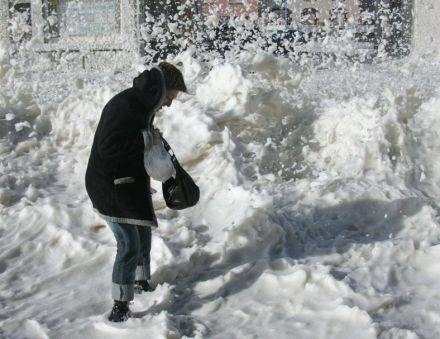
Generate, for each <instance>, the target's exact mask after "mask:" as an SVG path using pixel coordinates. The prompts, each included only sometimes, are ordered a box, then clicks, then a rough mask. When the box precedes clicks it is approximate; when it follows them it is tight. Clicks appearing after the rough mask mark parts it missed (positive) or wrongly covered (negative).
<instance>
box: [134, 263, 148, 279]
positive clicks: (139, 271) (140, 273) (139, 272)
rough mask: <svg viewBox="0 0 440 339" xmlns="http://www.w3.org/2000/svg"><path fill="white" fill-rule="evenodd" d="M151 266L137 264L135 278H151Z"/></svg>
mask: <svg viewBox="0 0 440 339" xmlns="http://www.w3.org/2000/svg"><path fill="white" fill-rule="evenodd" d="M149 279H150V268H149V267H147V266H144V265H137V266H136V271H135V279H134V280H149Z"/></svg>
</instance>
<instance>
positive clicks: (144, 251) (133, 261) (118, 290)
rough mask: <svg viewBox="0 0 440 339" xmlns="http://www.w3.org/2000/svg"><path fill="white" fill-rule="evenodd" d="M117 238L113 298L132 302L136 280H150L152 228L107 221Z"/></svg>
mask: <svg viewBox="0 0 440 339" xmlns="http://www.w3.org/2000/svg"><path fill="white" fill-rule="evenodd" d="M107 224H108V225H109V227H110V229H111V230H112V231H113V234H114V235H115V238H116V246H117V251H116V258H115V263H114V265H113V273H112V297H113V299H114V300H122V301H130V300H133V298H134V282H135V280H148V279H150V250H151V228H150V227H149V226H138V225H130V224H121V223H116V222H111V221H107Z"/></svg>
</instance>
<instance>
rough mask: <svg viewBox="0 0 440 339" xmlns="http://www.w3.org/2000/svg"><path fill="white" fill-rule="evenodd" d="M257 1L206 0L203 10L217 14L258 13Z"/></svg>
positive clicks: (206, 12)
mask: <svg viewBox="0 0 440 339" xmlns="http://www.w3.org/2000/svg"><path fill="white" fill-rule="evenodd" d="M258 3H259V1H258V0H242V1H241V0H208V1H206V2H205V4H204V12H205V14H208V15H209V14H213V13H215V14H216V15H219V16H230V15H232V16H235V15H241V14H244V15H246V14H248V15H249V14H258Z"/></svg>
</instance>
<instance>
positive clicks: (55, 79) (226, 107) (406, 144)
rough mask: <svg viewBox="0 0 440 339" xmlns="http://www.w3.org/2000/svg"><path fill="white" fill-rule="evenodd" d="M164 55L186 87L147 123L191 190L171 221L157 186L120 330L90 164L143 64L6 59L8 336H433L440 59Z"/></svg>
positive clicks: (3, 263) (2, 113)
mask: <svg viewBox="0 0 440 339" xmlns="http://www.w3.org/2000/svg"><path fill="white" fill-rule="evenodd" d="M0 54H1V53H0ZM174 62H181V63H182V70H183V73H184V75H185V78H186V79H187V82H188V85H189V92H190V93H191V94H182V95H180V96H179V97H178V98H177V99H176V100H175V102H174V103H173V105H172V106H171V107H169V108H166V109H164V110H162V111H160V112H159V113H158V114H157V121H156V123H157V126H158V127H159V128H160V129H161V130H162V132H163V134H164V136H165V137H166V138H167V140H168V141H169V142H170V144H171V145H172V146H173V149H174V151H175V153H176V155H177V157H178V158H179V159H180V161H181V163H182V164H183V166H185V167H186V168H187V169H188V171H189V172H190V173H191V175H192V176H193V177H194V178H195V179H196V181H197V183H198V184H199V185H200V188H201V192H202V195H201V199H200V202H199V204H198V205H197V206H196V207H194V208H192V209H189V210H185V211H181V212H175V211H171V210H169V209H167V208H165V204H164V202H163V199H162V196H161V194H160V183H158V182H154V183H153V187H154V188H156V189H157V190H158V191H159V193H157V194H155V195H154V203H155V206H156V211H157V216H158V219H159V225H160V226H159V228H158V229H157V230H155V232H154V238H153V249H152V268H153V280H154V282H155V283H156V284H158V285H157V289H156V291H154V292H152V293H149V294H144V295H141V296H136V299H135V302H134V304H133V305H132V309H133V310H134V311H135V318H132V319H130V320H128V321H127V322H126V323H124V324H113V323H110V322H108V321H107V319H106V316H107V313H108V311H109V310H110V307H111V304H112V300H111V296H110V283H111V269H112V265H113V260H114V255H115V250H116V248H115V240H114V239H113V235H112V233H111V232H110V230H109V229H108V227H107V226H106V225H105V224H104V223H103V221H102V220H100V219H99V218H98V217H97V216H96V215H95V214H94V213H93V211H92V209H91V206H90V202H89V200H88V198H87V195H86V192H85V189H84V173H85V168H86V165H87V159H88V155H89V150H90V146H91V142H92V138H93V134H94V130H95V128H96V124H97V122H98V119H99V116H100V112H101V109H102V107H103V106H104V104H105V103H106V102H107V101H108V100H109V99H110V98H111V97H112V96H113V95H114V94H115V93H117V92H118V91H120V90H122V89H124V88H126V87H128V86H130V84H131V78H132V76H134V75H135V74H136V69H137V66H136V65H134V66H133V69H128V70H127V71H125V72H122V73H121V72H119V70H114V69H111V68H109V69H108V70H107V71H106V72H104V73H99V75H98V76H97V75H96V74H93V73H92V72H90V73H88V72H84V71H78V72H71V71H66V72H64V73H60V69H57V70H54V71H53V72H50V71H49V72H44V73H41V72H35V73H33V74H29V73H27V72H23V71H22V70H20V69H18V68H17V67H9V66H8V67H6V66H5V65H6V63H3V64H2V65H3V66H1V67H3V68H2V69H5V70H6V71H5V72H4V75H3V77H2V79H1V87H0V89H1V91H0V119H1V120H0V136H1V141H0V142H1V143H0V157H1V158H0V160H1V162H0V182H1V187H0V203H1V205H0V234H1V237H0V248H1V251H0V253H1V254H0V275H1V280H0V291H1V292H0V304H1V309H2V311H1V313H0V328H1V330H0V334H1V335H4V336H6V337H39V338H46V337H69V338H84V337H88V338H104V337H106V338H109V337H112V338H122V337H127V338H128V337H130V338H144V337H145V335H146V333H148V335H150V336H151V337H154V338H180V337H184V336H186V337H195V338H202V337H214V338H225V337H227V338H243V337H247V336H256V337H268V336H270V335H277V336H278V337H280V338H292V337H299V338H352V337H359V338H375V337H381V338H415V337H417V336H419V337H435V336H438V335H439V334H440V333H439V330H438V316H437V314H438V312H439V311H440V309H439V306H438V305H439V303H438V296H437V295H436V292H435V291H437V290H438V288H439V283H438V279H436V272H437V271H438V267H437V266H438V264H437V262H438V261H439V255H440V254H439V250H438V245H436V244H438V240H439V238H440V232H439V230H438V215H437V211H438V205H437V200H438V199H437V197H438V194H439V179H438V175H437V173H438V170H437V168H438V167H439V165H438V164H437V161H436V158H435V157H433V155H432V154H435V153H436V151H437V149H438V148H439V147H440V146H439V145H440V143H439V141H438V140H439V138H438V137H437V134H438V130H439V128H438V127H439V123H440V122H439V118H438V110H439V107H440V106H439V105H440V95H439V93H438V92H437V90H436V88H438V85H439V84H440V72H439V71H438V70H439V69H440V68H439V67H438V66H439V65H438V64H436V63H435V61H431V60H429V62H428V61H426V62H418V61H417V60H416V61H413V60H411V59H408V60H403V61H395V62H388V63H384V64H381V65H358V64H353V65H352V66H350V67H347V66H343V67H342V66H340V67H338V66H334V67H332V68H326V69H315V68H305V67H304V68H300V67H299V66H298V65H296V64H292V63H290V62H287V61H286V60H283V59H277V58H274V57H272V56H270V55H267V54H261V53H247V52H243V53H241V54H240V55H239V56H238V59H237V60H236V61H234V62H233V61H231V60H229V61H228V62H222V61H221V60H211V61H205V62H201V61H198V60H197V59H196V58H193V57H192V56H191V52H188V53H184V54H181V55H179V56H177V57H176V59H175V60H174Z"/></svg>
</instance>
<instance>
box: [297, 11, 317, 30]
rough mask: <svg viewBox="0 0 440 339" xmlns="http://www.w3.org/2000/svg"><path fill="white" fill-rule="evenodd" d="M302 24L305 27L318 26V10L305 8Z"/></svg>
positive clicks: (302, 12)
mask: <svg viewBox="0 0 440 339" xmlns="http://www.w3.org/2000/svg"><path fill="white" fill-rule="evenodd" d="M301 22H302V23H303V24H304V25H313V26H316V25H318V10H317V9H316V8H312V7H309V8H304V9H303V10H302V11H301Z"/></svg>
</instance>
